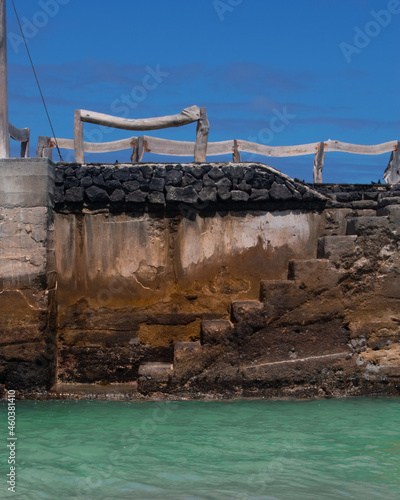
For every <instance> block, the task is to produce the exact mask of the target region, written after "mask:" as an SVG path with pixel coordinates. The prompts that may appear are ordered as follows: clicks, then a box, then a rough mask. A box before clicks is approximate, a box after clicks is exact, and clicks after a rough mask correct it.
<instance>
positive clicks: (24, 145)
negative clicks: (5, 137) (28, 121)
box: [8, 123, 31, 158]
mask: <svg viewBox="0 0 400 500" xmlns="http://www.w3.org/2000/svg"><path fill="white" fill-rule="evenodd" d="M8 131H9V134H10V137H11V139H14V141H18V142H20V143H21V158H28V157H29V142H30V135H31V132H30V129H29V128H17V127H14V125H12V124H11V123H9V124H8Z"/></svg>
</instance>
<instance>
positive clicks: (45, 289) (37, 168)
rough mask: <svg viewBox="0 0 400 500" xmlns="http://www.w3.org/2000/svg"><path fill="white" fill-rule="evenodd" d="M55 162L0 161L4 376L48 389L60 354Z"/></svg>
mask: <svg viewBox="0 0 400 500" xmlns="http://www.w3.org/2000/svg"><path fill="white" fill-rule="evenodd" d="M54 168H55V167H54V164H52V163H51V162H50V161H48V160H46V159H30V160H23V159H8V160H0V203H1V213H0V374H1V375H0V376H1V377H2V380H3V381H7V383H8V384H9V385H10V386H15V387H18V388H19V387H21V388H25V387H26V388H30V387H35V386H41V387H49V386H50V385H51V383H52V376H53V374H54V363H55V355H56V337H55V335H56V331H55V330H56V328H55V316H56V310H55V289H56V264H55V249H54V212H53V206H54Z"/></svg>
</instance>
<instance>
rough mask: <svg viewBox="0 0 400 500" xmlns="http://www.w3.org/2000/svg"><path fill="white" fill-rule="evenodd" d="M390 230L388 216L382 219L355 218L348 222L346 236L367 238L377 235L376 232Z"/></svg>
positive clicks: (381, 217)
mask: <svg viewBox="0 0 400 500" xmlns="http://www.w3.org/2000/svg"><path fill="white" fill-rule="evenodd" d="M379 229H381V230H385V229H386V230H388V229H390V222H389V218H388V217H387V216H380V217H354V218H353V219H349V220H348V221H347V227H346V234H348V235H349V234H356V235H359V236H360V235H363V236H366V235H368V234H376V231H377V230H378V231H379Z"/></svg>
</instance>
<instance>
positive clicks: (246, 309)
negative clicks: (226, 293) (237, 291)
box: [231, 300, 263, 323]
mask: <svg viewBox="0 0 400 500" xmlns="http://www.w3.org/2000/svg"><path fill="white" fill-rule="evenodd" d="M262 313H263V304H262V302H260V301H259V300H235V301H234V302H232V309H231V315H232V321H233V322H235V323H239V322H240V321H249V320H251V319H252V318H253V317H254V316H259V315H261V314H262Z"/></svg>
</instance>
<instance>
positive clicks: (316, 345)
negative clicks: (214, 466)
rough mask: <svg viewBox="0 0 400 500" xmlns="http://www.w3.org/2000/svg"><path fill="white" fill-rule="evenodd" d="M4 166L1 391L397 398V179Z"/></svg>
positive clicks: (198, 167) (179, 168) (208, 168)
mask: <svg viewBox="0 0 400 500" xmlns="http://www.w3.org/2000/svg"><path fill="white" fill-rule="evenodd" d="M0 167H1V170H0V194H1V200H0V202H1V204H2V207H3V208H2V212H1V217H2V218H1V220H0V245H1V247H0V248H1V255H0V259H1V263H2V265H1V276H0V277H1V284H2V289H1V292H0V313H1V318H0V334H1V340H0V384H5V385H6V386H7V387H9V388H17V389H20V390H25V391H26V392H29V391H32V390H44V389H49V388H50V387H53V389H54V391H53V393H52V394H53V396H54V397H56V395H57V394H59V392H60V391H62V390H64V389H65V391H67V392H69V393H71V392H72V393H73V392H74V390H76V388H77V387H79V384H90V385H91V386H92V387H94V386H96V387H99V386H102V385H105V386H108V384H110V383H116V384H117V386H118V387H122V386H121V384H128V386H129V391H131V392H132V393H135V394H141V395H146V394H152V393H154V392H157V393H158V392H164V393H165V394H170V395H174V394H175V395H177V394H179V395H182V394H183V395H187V396H189V397H193V395H195V394H216V395H219V396H224V395H244V396H246V395H249V396H267V397H268V396H271V397H272V396H293V397H298V396H300V397H310V396H318V397H325V396H329V395H352V394H354V395H356V394H371V393H380V394H395V393H396V391H397V389H396V387H397V386H398V382H399V380H400V379H399V377H400V363H399V359H400V354H399V353H400V348H399V346H400V331H399V329H398V325H399V324H400V316H399V310H400V307H399V306H400V288H399V285H398V279H397V278H398V274H399V272H400V262H399V252H398V250H399V239H400V232H399V223H400V219H399V210H400V203H399V202H400V197H399V196H398V194H400V190H399V189H397V187H396V186H380V185H370V186H340V185H339V186H328V185H321V186H312V185H306V184H304V183H302V182H300V181H297V180H293V179H289V178H288V177H286V176H285V175H283V174H281V173H280V172H278V171H276V170H274V169H271V168H269V167H267V166H265V165H261V164H230V163H228V164H225V163H222V164H204V165H203V164H186V165H181V164H172V165H161V164H143V165H142V164H135V165H87V166H82V165H79V164H57V165H54V164H52V163H51V162H48V161H46V160H4V161H3V163H0ZM53 193H54V197H53ZM77 384H78V385H77ZM99 384H100V385H99ZM118 384H119V385H118ZM117 386H116V387H117ZM115 390H116V391H117V392H118V390H122V389H115Z"/></svg>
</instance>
